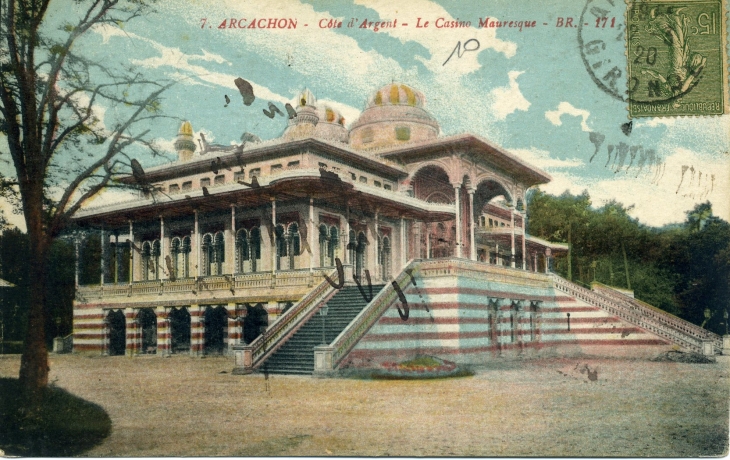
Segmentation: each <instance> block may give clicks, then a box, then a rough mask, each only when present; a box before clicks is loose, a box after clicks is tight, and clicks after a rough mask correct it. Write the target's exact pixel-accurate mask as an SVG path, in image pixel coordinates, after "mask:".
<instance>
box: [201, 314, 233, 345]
mask: <svg viewBox="0 0 730 460" xmlns="http://www.w3.org/2000/svg"><path fill="white" fill-rule="evenodd" d="M204 318H205V334H204V338H205V348H204V352H205V354H206V355H210V354H218V355H220V354H223V352H224V351H225V338H226V328H227V326H228V312H227V311H226V309H225V307H223V306H220V305H219V306H217V307H215V308H213V307H211V306H207V307H205V316H204Z"/></svg>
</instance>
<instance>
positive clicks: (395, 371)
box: [372, 355, 472, 379]
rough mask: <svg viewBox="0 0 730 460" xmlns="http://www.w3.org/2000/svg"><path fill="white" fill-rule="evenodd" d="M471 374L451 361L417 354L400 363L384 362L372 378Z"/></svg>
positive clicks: (424, 377)
mask: <svg viewBox="0 0 730 460" xmlns="http://www.w3.org/2000/svg"><path fill="white" fill-rule="evenodd" d="M467 375H472V373H471V372H469V371H468V370H466V369H463V368H461V367H459V366H458V365H457V364H456V363H454V362H452V361H446V360H444V359H441V358H437V357H435V356H426V355H419V356H416V357H415V358H413V359H410V360H408V361H402V362H400V363H394V362H385V363H382V364H381V369H378V370H376V371H375V372H373V374H372V376H373V378H380V379H438V378H446V377H463V376H467Z"/></svg>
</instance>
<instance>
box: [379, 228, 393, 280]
mask: <svg viewBox="0 0 730 460" xmlns="http://www.w3.org/2000/svg"><path fill="white" fill-rule="evenodd" d="M378 247H379V248H380V261H379V262H380V266H381V267H383V279H384V280H387V279H390V275H391V273H390V270H391V269H390V238H388V237H387V236H385V237H383V239H382V242H381V244H380V245H378Z"/></svg>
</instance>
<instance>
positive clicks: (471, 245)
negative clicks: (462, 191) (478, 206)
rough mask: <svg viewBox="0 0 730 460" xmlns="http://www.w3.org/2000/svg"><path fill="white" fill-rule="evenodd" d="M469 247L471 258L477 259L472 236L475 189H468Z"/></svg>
mask: <svg viewBox="0 0 730 460" xmlns="http://www.w3.org/2000/svg"><path fill="white" fill-rule="evenodd" d="M468 191H469V249H470V252H471V254H470V256H471V260H477V246H476V243H475V238H474V227H475V223H474V192H475V191H476V190H474V189H471V188H470V189H469V190H468Z"/></svg>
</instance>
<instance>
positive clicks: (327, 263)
mask: <svg viewBox="0 0 730 460" xmlns="http://www.w3.org/2000/svg"><path fill="white" fill-rule="evenodd" d="M329 242H330V236H329V230H328V229H327V226H326V225H325V224H321V225H320V226H319V266H320V267H331V266H332V265H333V261H332V260H331V259H330V258H329V252H330V251H329Z"/></svg>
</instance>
